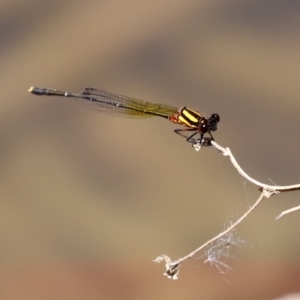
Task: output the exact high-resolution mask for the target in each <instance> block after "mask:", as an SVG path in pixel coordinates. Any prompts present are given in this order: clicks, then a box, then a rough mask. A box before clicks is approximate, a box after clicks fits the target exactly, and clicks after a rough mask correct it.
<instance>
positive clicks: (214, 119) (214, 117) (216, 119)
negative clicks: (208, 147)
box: [209, 114, 220, 124]
mask: <svg viewBox="0 0 300 300" xmlns="http://www.w3.org/2000/svg"><path fill="white" fill-rule="evenodd" d="M209 119H210V121H211V122H214V123H215V124H217V123H219V122H220V116H219V115H218V114H212V115H211V117H210V118H209Z"/></svg>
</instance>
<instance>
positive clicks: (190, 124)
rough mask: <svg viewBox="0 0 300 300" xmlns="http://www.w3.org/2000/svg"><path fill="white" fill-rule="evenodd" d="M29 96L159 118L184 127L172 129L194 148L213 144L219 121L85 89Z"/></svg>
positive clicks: (215, 116)
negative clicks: (74, 100)
mask: <svg viewBox="0 0 300 300" xmlns="http://www.w3.org/2000/svg"><path fill="white" fill-rule="evenodd" d="M29 92H31V93H32V94H35V95H46V96H62V97H70V98H77V99H80V100H81V101H83V102H84V104H87V105H90V106H91V107H92V108H93V109H95V110H96V111H99V112H104V113H109V114H115V115H120V116H128V117H134V118H144V117H154V116H158V117H162V118H165V119H168V120H169V121H171V122H172V123H175V124H179V125H183V126H185V127H186V128H181V129H175V130H174V131H175V132H176V133H177V134H179V135H181V136H183V137H185V138H186V140H187V141H188V142H190V143H193V144H195V143H198V144H200V145H202V146H210V145H211V144H210V142H211V141H212V140H213V136H212V134H211V132H212V131H216V130H217V124H218V122H219V121H220V117H219V115H218V114H212V115H211V116H210V117H209V118H205V117H204V116H203V115H202V114H200V113H199V112H197V111H195V110H193V109H190V108H188V107H186V106H183V107H180V108H174V107H172V106H168V105H164V104H159V103H154V102H146V101H142V100H138V99H134V98H130V97H125V96H121V95H118V94H114V93H110V92H106V91H103V90H98V89H94V88H85V89H84V90H83V91H82V92H80V93H78V94H73V93H69V92H61V91H57V90H53V89H47V88H39V87H31V88H30V89H29ZM185 132H193V133H192V134H191V135H189V136H186V135H185V134H184V133H185ZM206 133H207V134H209V137H204V135H205V134H206ZM196 134H199V135H200V139H195V138H194V137H195V136H196Z"/></svg>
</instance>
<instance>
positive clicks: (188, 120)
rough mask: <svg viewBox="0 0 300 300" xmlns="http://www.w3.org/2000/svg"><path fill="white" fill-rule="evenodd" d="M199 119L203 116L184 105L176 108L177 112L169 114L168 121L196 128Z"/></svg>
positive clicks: (199, 121)
mask: <svg viewBox="0 0 300 300" xmlns="http://www.w3.org/2000/svg"><path fill="white" fill-rule="evenodd" d="M201 119H204V118H203V116H202V115H201V114H200V113H199V112H197V111H195V110H192V109H190V108H188V107H186V106H184V107H181V108H180V109H178V114H176V115H173V116H171V118H170V121H172V122H173V123H177V124H181V125H185V126H187V127H190V128H198V127H199V123H201Z"/></svg>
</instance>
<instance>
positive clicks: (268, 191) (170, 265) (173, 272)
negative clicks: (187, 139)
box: [154, 141, 300, 279]
mask: <svg viewBox="0 0 300 300" xmlns="http://www.w3.org/2000/svg"><path fill="white" fill-rule="evenodd" d="M211 145H212V147H214V148H216V149H217V150H218V151H220V152H222V153H223V155H224V156H228V157H229V158H230V161H231V163H232V164H233V166H234V167H235V168H236V170H237V171H238V172H239V174H240V175H241V176H243V177H244V178H246V179H247V180H248V181H249V182H251V183H253V184H254V185H256V186H258V187H259V190H260V191H261V194H260V196H259V198H258V199H257V200H256V202H255V203H254V204H253V205H252V206H251V207H250V208H249V209H248V211H246V212H245V213H244V215H243V216H242V217H240V218H239V219H238V220H237V221H236V222H234V223H233V224H231V225H230V226H229V227H228V228H226V229H225V230H224V231H223V232H221V233H220V234H218V235H217V236H215V237H214V238H212V239H210V240H209V241H207V242H206V243H204V244H203V245H201V246H200V247H199V248H197V249H196V250H194V251H192V252H191V253H189V254H188V255H186V256H184V257H182V258H179V259H177V260H174V261H172V260H171V258H170V257H168V256H167V255H165V254H163V255H160V256H158V257H157V258H156V259H155V260H154V261H155V262H157V263H159V262H161V261H164V262H165V263H166V265H165V266H166V271H165V273H164V275H165V276H167V277H168V278H171V279H178V273H179V267H180V265H181V264H182V263H183V262H184V261H186V260H187V259H189V258H192V257H193V256H195V255H196V254H197V253H199V252H200V251H201V250H203V249H204V248H205V247H207V246H209V245H212V244H213V243H214V242H217V241H219V240H220V239H222V238H224V237H226V236H227V235H228V234H229V233H230V232H232V231H233V230H235V228H236V227H237V225H239V224H240V223H241V222H242V221H243V220H244V219H246V218H247V217H248V216H249V215H250V214H251V213H252V212H253V211H254V209H255V208H256V207H257V206H258V205H259V204H260V203H261V201H262V200H263V199H264V198H270V197H271V196H273V195H275V194H279V193H280V192H287V191H294V190H299V189H300V184H295V185H289V186H277V185H268V184H264V183H261V182H259V181H257V180H255V179H253V178H252V177H250V176H249V175H248V174H247V173H246V172H245V171H244V170H243V169H242V168H241V167H240V165H239V164H238V163H237V161H236V159H235V158H234V156H233V154H232V153H231V151H230V149H229V148H223V147H221V146H220V145H219V144H217V143H216V142H215V141H211ZM194 147H195V150H196V151H199V150H200V149H201V145H198V144H195V145H194ZM298 209H300V206H298V207H295V208H292V209H290V210H287V211H284V212H282V213H281V214H280V215H279V216H278V217H277V219H279V218H280V217H282V216H283V215H285V214H288V213H290V212H293V211H296V210H298ZM213 248H215V246H213V247H212V249H213ZM212 251H213V250H212ZM217 251H220V250H217ZM221 251H222V250H221ZM210 252H211V251H207V252H206V253H207V256H208V253H210ZM215 254H217V257H219V256H220V255H222V252H218V253H214V254H213V255H212V256H211V257H215V256H214V255H215ZM207 261H210V262H211V263H212V259H210V258H209V257H208V259H207V260H206V261H205V262H207ZM213 261H214V262H215V264H216V265H217V266H218V265H220V264H221V265H224V264H223V263H222V262H220V261H219V260H215V259H214V260H213Z"/></svg>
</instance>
